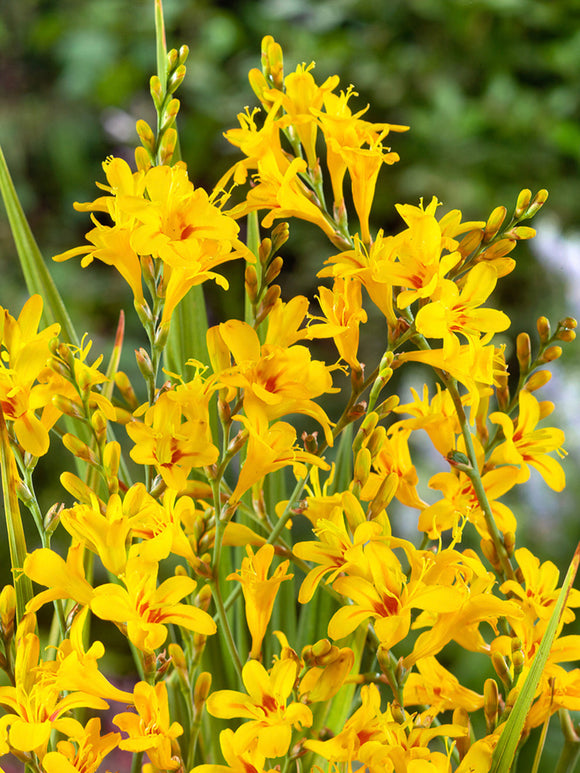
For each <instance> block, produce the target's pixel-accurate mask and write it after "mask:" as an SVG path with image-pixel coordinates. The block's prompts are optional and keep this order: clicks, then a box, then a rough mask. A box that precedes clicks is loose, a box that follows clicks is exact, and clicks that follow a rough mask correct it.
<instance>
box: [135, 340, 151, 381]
mask: <svg viewBox="0 0 580 773" xmlns="http://www.w3.org/2000/svg"><path fill="white" fill-rule="evenodd" d="M135 359H136V360H137V365H138V367H139V370H140V371H141V373H142V374H143V378H144V379H145V380H146V381H150V380H151V379H153V378H154V373H153V363H152V362H151V358H150V357H149V354H148V353H147V351H146V350H145V349H144V348H143V347H141V348H140V349H135Z"/></svg>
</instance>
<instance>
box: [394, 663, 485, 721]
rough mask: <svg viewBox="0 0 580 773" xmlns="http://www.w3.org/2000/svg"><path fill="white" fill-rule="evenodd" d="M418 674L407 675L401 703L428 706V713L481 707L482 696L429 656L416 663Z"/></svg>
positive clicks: (470, 710)
mask: <svg viewBox="0 0 580 773" xmlns="http://www.w3.org/2000/svg"><path fill="white" fill-rule="evenodd" d="M417 668H418V670H419V673H416V672H413V673H411V674H409V676H408V677H407V679H406V680H405V685H404V688H403V701H404V705H405V706H416V705H421V706H429V714H430V715H431V716H435V715H436V714H439V713H440V712H441V711H453V710H454V709H456V708H457V707H459V706H462V707H463V708H464V709H465V710H466V711H467V712H469V713H471V712H473V711H477V710H478V709H480V708H482V706H483V695H479V694H478V693H476V692H474V691H473V690H469V689H468V688H467V687H464V686H463V685H462V684H460V682H459V680H458V679H457V678H456V677H455V676H454V675H453V674H452V673H451V672H450V671H448V670H447V669H446V668H443V666H442V665H441V664H440V663H439V661H438V660H437V659H436V658H435V657H433V656H431V657H426V658H422V659H421V660H419V661H418V663H417Z"/></svg>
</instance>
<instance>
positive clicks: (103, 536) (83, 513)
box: [60, 494, 131, 575]
mask: <svg viewBox="0 0 580 773" xmlns="http://www.w3.org/2000/svg"><path fill="white" fill-rule="evenodd" d="M60 522H61V523H62V525H63V526H64V527H65V529H66V530H67V531H68V532H69V534H71V536H72V537H73V538H74V539H75V541H78V542H80V543H82V544H84V545H86V546H87V547H88V548H89V550H91V551H92V552H93V553H96V554H97V555H98V556H99V557H100V559H101V561H102V562H103V566H105V568H107V569H108V570H109V571H110V572H112V573H113V574H115V575H119V574H121V572H122V571H123V570H124V568H125V564H126V563H127V546H126V543H127V540H128V537H129V534H130V532H131V522H130V520H129V518H128V517H127V515H126V514H125V513H124V512H123V506H122V504H121V497H120V496H119V495H118V494H113V495H112V496H111V497H110V498H109V501H108V502H107V508H106V512H105V513H104V514H103V513H102V512H101V508H100V506H99V502H98V500H97V497H96V495H95V494H92V495H91V504H90V505H84V504H76V505H74V506H73V507H71V508H67V509H66V510H63V511H62V512H61V513H60Z"/></svg>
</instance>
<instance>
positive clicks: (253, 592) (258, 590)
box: [226, 544, 294, 659]
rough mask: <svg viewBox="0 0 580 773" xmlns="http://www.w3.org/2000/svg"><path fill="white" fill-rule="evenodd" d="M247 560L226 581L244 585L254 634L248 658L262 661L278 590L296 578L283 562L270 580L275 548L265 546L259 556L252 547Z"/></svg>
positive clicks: (248, 548) (247, 610)
mask: <svg viewBox="0 0 580 773" xmlns="http://www.w3.org/2000/svg"><path fill="white" fill-rule="evenodd" d="M246 550H247V553H248V557H247V558H244V559H243V560H242V568H241V570H240V572H239V574H238V573H236V572H234V573H232V574H230V575H228V577H227V578H226V579H228V580H238V582H240V583H241V585H242V593H243V594H244V601H245V602H246V621H247V623H248V628H249V629H250V633H251V635H252V649H251V651H250V654H249V657H250V658H256V659H259V657H260V651H261V649H262V640H263V639H264V636H265V634H266V628H267V627H268V623H269V622H270V618H271V616H272V609H273V607H274V601H275V599H276V594H277V593H278V589H279V587H280V585H281V583H282V582H284V580H291V579H292V578H293V577H294V575H293V574H287V571H288V565H289V563H290V562H289V561H283V562H282V563H281V564H280V566H278V567H277V568H276V570H275V571H274V573H273V575H272V576H271V577H268V570H269V569H270V565H271V563H272V559H273V558H274V546H273V545H269V544H268V545H263V546H262V547H261V548H260V549H259V550H258V552H257V553H256V555H254V552H253V550H252V548H251V547H249V546H248V547H247V548H246Z"/></svg>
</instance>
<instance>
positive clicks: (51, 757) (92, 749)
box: [42, 717, 121, 773]
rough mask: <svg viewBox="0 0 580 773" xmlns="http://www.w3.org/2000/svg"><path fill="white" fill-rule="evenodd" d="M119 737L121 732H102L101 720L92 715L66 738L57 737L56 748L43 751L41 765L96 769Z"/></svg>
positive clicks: (77, 771)
mask: <svg viewBox="0 0 580 773" xmlns="http://www.w3.org/2000/svg"><path fill="white" fill-rule="evenodd" d="M120 740H121V734H120V733H107V734H106V735H101V720H100V719H99V718H98V717H93V718H92V719H89V721H88V722H87V724H86V727H84V728H81V729H80V730H79V732H77V733H74V734H71V735H69V739H68V741H58V742H57V744H56V748H57V750H58V751H55V752H54V751H53V752H48V754H45V756H44V758H43V760H42V769H43V770H44V771H46V773H96V771H97V770H98V768H99V766H100V765H101V763H102V761H103V760H104V758H105V757H106V756H107V754H109V752H111V751H112V750H113V749H116V748H117V745H118V743H119V741H120Z"/></svg>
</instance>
